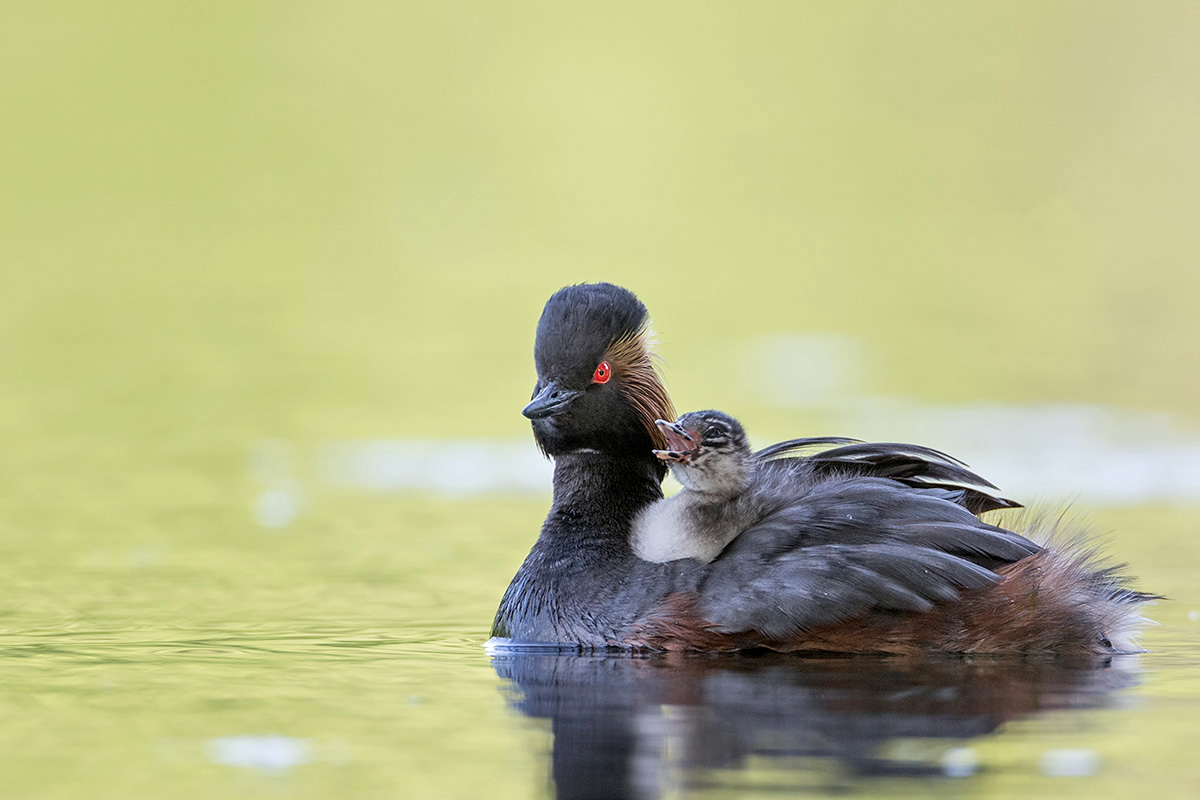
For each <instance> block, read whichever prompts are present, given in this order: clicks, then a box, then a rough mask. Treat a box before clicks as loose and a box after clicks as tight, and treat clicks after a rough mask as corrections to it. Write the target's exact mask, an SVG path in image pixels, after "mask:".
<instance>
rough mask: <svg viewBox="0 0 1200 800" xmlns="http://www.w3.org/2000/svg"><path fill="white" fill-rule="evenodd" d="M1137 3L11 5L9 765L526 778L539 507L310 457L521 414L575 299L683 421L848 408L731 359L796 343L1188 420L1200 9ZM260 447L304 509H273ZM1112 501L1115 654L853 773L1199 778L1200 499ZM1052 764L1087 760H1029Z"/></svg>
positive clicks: (193, 788) (902, 369)
mask: <svg viewBox="0 0 1200 800" xmlns="http://www.w3.org/2000/svg"><path fill="white" fill-rule="evenodd" d="M1150 6H1152V8H1151V7H1149V6H1147V4H1140V5H1139V6H1138V7H1136V8H1135V7H1134V6H1132V5H1125V4H1097V3H1029V4H1005V5H1003V6H999V7H996V8H992V9H988V8H985V7H972V8H970V9H966V8H963V7H961V6H960V5H959V4H954V3H941V4H939V3H905V4H891V3H880V4H856V5H854V6H852V7H845V8H841V7H837V6H833V5H830V6H825V5H824V4H796V3H764V4H754V5H753V6H744V5H738V6H733V5H730V6H727V7H719V6H712V5H708V6H703V7H700V6H695V5H694V4H657V5H655V6H654V8H653V9H650V10H647V9H645V8H643V7H642V6H641V5H640V4H606V5H605V6H604V7H603V8H600V7H597V8H595V9H592V10H584V9H582V8H569V7H562V6H559V5H555V4H539V3H534V4H528V3H526V4H512V5H509V4H467V3H446V4H411V5H410V4H387V3H363V4H356V5H354V6H352V7H339V8H335V7H333V6H323V5H321V4H312V3H279V2H266V3H255V2H251V3H242V4H238V5H237V6H236V7H233V6H230V7H228V8H216V7H210V6H202V5H197V6H187V5H181V4H158V3H132V2H131V3H105V4H102V5H96V4H84V3H55V2H49V3H39V4H33V5H28V6H25V7H22V8H19V9H12V10H9V11H7V12H6V13H5V15H4V16H5V24H4V25H3V26H0V67H2V70H3V73H2V74H3V75H4V76H5V80H4V81H3V83H2V84H0V108H3V109H4V112H3V117H4V122H3V125H2V126H0V145H2V146H0V226H2V228H0V586H3V587H4V591H3V592H2V593H0V655H2V656H3V662H2V666H0V675H2V676H3V681H2V683H0V713H2V716H3V719H4V722H3V723H2V724H0V787H3V792H4V794H5V795H6V796H13V797H64V798H65V797H85V796H86V797H150V796H161V795H171V796H175V797H179V798H186V797H206V798H207V797H225V796H229V797H243V796H255V797H257V796H299V797H330V796H347V797H377V796H378V797H385V796H386V797H395V796H402V797H405V796H411V797H475V796H479V795H481V794H484V793H486V794H488V795H490V796H495V797H527V796H531V795H532V796H538V795H544V794H545V793H547V792H548V791H549V790H548V788H547V787H548V786H549V777H548V776H549V774H550V769H551V767H550V761H549V756H548V753H549V750H550V748H551V746H552V743H553V742H552V736H551V733H550V725H549V724H548V723H546V722H545V721H544V720H535V719H530V718H529V717H527V716H526V715H524V714H523V713H521V711H520V710H519V701H518V699H516V698H517V697H518V696H519V692H518V691H517V690H516V689H515V688H514V687H513V686H512V685H511V684H509V683H508V682H506V681H505V680H504V679H502V678H501V677H500V676H499V675H498V674H497V671H496V669H495V668H494V665H493V664H492V663H491V662H490V661H489V659H488V657H487V656H486V655H485V653H484V651H483V650H482V648H481V647H480V645H481V644H482V642H483V641H484V640H485V639H486V638H487V633H488V627H489V625H490V622H491V617H492V613H493V611H494V609H495V604H496V602H497V600H498V598H499V596H500V594H501V593H502V591H503V589H504V587H505V586H506V585H507V581H508V580H509V578H510V577H511V575H512V573H513V572H514V571H515V569H516V567H517V565H518V564H519V563H520V561H521V559H522V558H523V556H524V554H525V552H526V551H527V549H528V547H529V545H530V544H531V542H532V540H533V538H534V536H535V533H536V530H537V528H538V526H539V525H540V522H541V517H542V515H543V514H544V512H545V508H546V505H547V497H545V496H517V495H513V496H507V495H497V494H487V493H485V494H478V495H471V496H452V495H441V494H430V493H427V492H394V493H375V492H368V491H362V490H355V489H353V488H336V487H335V486H333V485H331V484H330V483H329V482H328V481H326V480H324V479H323V478H322V475H321V468H320V463H321V462H320V457H319V454H320V452H321V448H322V447H323V446H325V444H326V443H328V442H330V441H339V440H350V441H357V440H367V439H397V440H405V439H412V438H444V439H447V440H449V439H482V440H491V439H497V440H512V439H518V440H519V439H525V440H527V437H528V429H527V423H526V422H525V421H524V420H523V419H522V418H521V417H520V415H519V413H518V412H519V409H520V407H521V405H522V404H523V402H524V401H525V400H526V399H527V398H528V396H529V390H530V388H531V386H532V381H533V369H532V363H531V358H530V349H531V344H532V333H533V325H534V322H535V320H536V318H537V314H538V313H539V311H540V308H541V304H542V303H543V302H544V300H545V298H546V297H547V296H548V295H549V294H550V292H552V291H553V290H554V289H556V288H558V287H559V286H561V285H563V284H566V283H571V282H576V281H580V280H596V279H607V280H613V281H616V282H618V283H622V284H624V285H627V286H629V287H630V288H632V289H634V290H635V291H637V292H638V293H639V294H640V295H641V296H642V298H643V299H644V300H645V301H646V303H647V305H648V306H649V307H650V309H651V311H652V313H653V314H654V317H655V320H656V324H657V327H658V329H659V331H660V333H661V339H662V343H663V348H662V349H663V353H664V355H665V357H666V362H667V374H668V385H669V386H670V388H671V391H672V394H673V396H674V398H675V400H676V405H677V406H678V407H680V408H681V409H688V408H696V407H720V408H725V409H728V410H730V411H732V412H734V413H736V414H737V415H738V416H739V417H741V418H742V419H743V420H744V421H745V422H746V423H747V426H748V427H749V429H750V430H751V431H752V432H753V431H756V430H757V431H762V432H764V434H765V433H768V432H774V433H777V434H778V435H781V436H782V435H809V434H813V433H831V434H846V435H854V434H856V433H859V431H855V430H829V429H827V425H828V424H829V423H830V421H831V420H832V419H836V418H837V417H836V414H835V413H834V412H833V411H831V410H830V409H828V408H825V409H819V408H818V409H795V408H783V407H779V406H778V405H773V404H769V403H767V402H764V401H763V399H762V397H761V395H760V394H759V393H758V392H756V391H755V390H754V389H753V388H752V386H751V382H748V381H747V380H745V379H744V374H745V373H744V372H743V365H744V363H745V362H746V361H747V358H748V357H747V355H746V354H747V352H749V350H748V348H752V347H753V343H754V342H755V341H757V339H758V337H761V336H764V335H770V334H776V333H790V332H796V331H800V332H828V333H834V334H839V335H842V336H845V337H851V338H852V339H853V340H854V341H855V342H857V343H858V344H859V345H860V346H861V348H862V350H863V352H864V353H865V354H866V361H865V363H866V365H867V367H868V369H867V370H866V372H865V374H864V375H862V377H861V379H860V385H859V386H858V388H857V391H859V392H861V393H863V394H867V395H870V396H875V397H905V398H910V399H912V400H913V401H914V402H918V403H922V404H926V405H927V406H938V405H944V406H946V407H952V406H963V405H971V404H978V403H996V404H1010V405H1012V406H1014V407H1016V406H1036V405H1038V404H1051V403H1053V404H1095V405H1100V406H1108V407H1113V408H1119V409H1126V410H1130V411H1151V412H1162V413H1165V414H1169V415H1171V417H1172V419H1174V420H1176V422H1177V423H1178V425H1179V426H1181V429H1184V430H1191V429H1194V428H1195V426H1196V425H1197V424H1198V420H1197V412H1196V409H1197V407H1198V403H1200V371H1198V370H1197V369H1196V365H1197V363H1200V320H1198V318H1197V316H1196V313H1195V308H1196V302H1195V298H1196V297H1197V296H1200V269H1198V268H1197V263H1198V256H1200V246H1198V245H1197V240H1196V237H1195V219H1196V218H1197V213H1198V212H1200V189H1198V188H1197V187H1200V159H1198V158H1197V156H1196V148H1195V142H1196V141H1197V140H1200V100H1198V99H1197V98H1198V95H1197V94H1196V92H1195V91H1194V85H1193V84H1194V81H1193V80H1192V79H1191V76H1193V75H1195V74H1196V71H1197V69H1198V68H1200V51H1198V50H1197V49H1196V48H1195V47H1194V42H1195V41H1196V37H1197V35H1198V34H1200V13H1198V10H1197V8H1196V7H1195V6H1193V5H1192V4H1187V3H1153V4H1150ZM1189 426H1190V427H1189ZM871 433H872V435H874V434H875V431H872V432H871ZM882 435H886V436H887V438H892V439H905V438H909V436H910V431H908V430H904V429H900V430H888V431H885V432H883V434H882ZM264 442H268V443H270V442H274V443H276V444H277V445H279V446H280V447H282V448H283V452H285V453H286V454H287V458H286V465H285V466H283V467H280V468H279V469H280V470H281V472H280V474H281V475H282V474H284V473H286V479H287V481H288V482H289V483H288V485H289V486H292V487H294V488H295V495H296V497H297V498H298V501H297V502H298V506H297V509H296V511H297V513H296V515H295V519H294V520H293V521H291V522H290V524H287V525H285V526H282V527H278V528H272V527H264V526H263V525H260V524H259V522H258V521H257V519H256V516H255V511H254V510H255V507H256V503H257V502H259V499H260V496H261V493H262V492H263V491H264V489H265V488H270V487H269V486H268V485H267V484H265V483H264V478H263V476H262V475H261V474H259V473H258V472H256V467H255V453H256V452H259V450H260V449H261V448H262V447H263V443H264ZM929 443H930V444H934V445H938V444H939V442H936V441H935V442H929ZM529 446H530V447H532V444H531V443H530V445H529ZM956 454H957V455H960V456H962V457H964V458H966V459H967V460H968V461H971V462H972V464H973V466H975V467H977V468H978V469H980V471H981V472H983V473H984V474H985V475H986V474H988V465H987V464H986V463H980V462H979V460H978V457H977V455H976V454H973V453H971V452H958V453H956ZM277 477H278V476H277ZM271 480H275V478H272V479H271ZM1077 510H1078V511H1081V512H1083V513H1087V512H1088V511H1089V509H1088V508H1086V507H1085V508H1079V507H1078V504H1077ZM1091 516H1092V517H1093V519H1094V520H1095V523H1096V527H1097V528H1098V529H1099V530H1101V531H1104V532H1107V533H1109V540H1108V545H1107V547H1108V550H1109V552H1111V553H1112V554H1113V555H1114V556H1116V557H1117V558H1118V559H1119V560H1122V561H1127V562H1129V563H1130V564H1131V568H1132V570H1133V571H1134V572H1135V573H1136V574H1137V575H1138V576H1139V579H1140V580H1139V586H1141V587H1142V588H1145V589H1149V590H1152V591H1156V592H1161V593H1164V594H1166V595H1168V596H1169V597H1170V598H1171V600H1170V601H1169V602H1166V603H1163V604H1161V605H1159V606H1158V607H1156V608H1154V609H1153V610H1152V612H1151V616H1152V617H1154V618H1155V619H1156V620H1157V621H1158V622H1159V623H1160V625H1159V626H1158V627H1155V628H1152V629H1150V630H1149V631H1148V633H1147V635H1146V636H1145V643H1146V644H1147V645H1148V646H1149V647H1150V648H1151V650H1152V651H1153V652H1152V653H1150V654H1148V655H1145V656H1141V657H1139V659H1138V660H1137V662H1136V665H1134V666H1131V667H1130V671H1131V672H1133V673H1134V674H1136V676H1137V678H1136V680H1135V681H1133V685H1131V686H1128V687H1126V688H1121V689H1117V690H1114V691H1113V692H1111V693H1110V694H1108V695H1106V698H1107V699H1106V700H1105V702H1104V703H1101V704H1099V705H1098V706H1094V707H1093V706H1089V707H1086V708H1082V709H1075V710H1065V709H1062V708H1056V709H1052V710H1048V711H1043V712H1039V713H1030V714H1028V715H1024V716H1021V717H1020V718H1019V719H1013V720H1010V721H1006V722H1005V723H1004V724H1003V725H1001V726H1000V727H999V729H998V730H994V731H990V732H986V733H985V732H981V733H979V734H977V735H971V736H966V735H964V736H963V737H962V738H961V740H956V742H957V744H960V745H964V746H968V747H970V748H971V749H972V751H973V752H974V753H976V755H977V757H978V759H979V764H980V768H979V770H978V771H977V772H976V773H975V774H973V775H972V776H970V777H966V778H962V779H956V780H950V779H930V778H927V777H920V778H912V779H911V780H908V781H905V780H904V779H900V778H895V777H889V778H886V779H878V780H876V779H868V778H858V777H853V778H846V781H847V783H846V784H845V785H843V786H842V788H843V789H846V788H849V789H850V790H851V791H855V792H862V793H867V794H870V793H878V794H881V795H894V794H912V795H914V796H926V795H928V794H930V793H946V794H950V793H955V794H957V793H961V792H971V793H974V794H977V795H982V796H995V797H1003V796H1010V795H1015V794H1032V795H1039V794H1049V793H1054V794H1069V795H1088V794H1094V793H1097V792H1100V791H1107V792H1116V793H1121V792H1132V791H1138V790H1144V789H1146V788H1148V787H1153V789H1154V792H1155V794H1156V796H1172V795H1174V796H1189V793H1190V792H1191V791H1192V787H1194V786H1195V785H1196V784H1197V781H1198V780H1200V771H1198V768H1197V766H1196V763H1195V758H1194V757H1193V754H1192V752H1191V750H1192V748H1191V747H1190V746H1189V745H1190V742H1191V739H1192V738H1194V727H1195V725H1194V720H1195V719H1196V717H1197V713H1200V622H1197V621H1196V620H1195V619H1192V618H1191V617H1190V616H1189V615H1190V614H1192V613H1193V612H1195V611H1197V610H1198V609H1200V595H1198V594H1197V591H1196V588H1195V585H1196V576H1197V569H1198V567H1200V544H1197V542H1198V539H1197V537H1196V536H1195V531H1196V528H1197V524H1198V523H1200V511H1197V505H1196V504H1195V503H1194V502H1188V501H1187V500H1186V498H1183V499H1181V498H1175V499H1174V500H1173V501H1172V502H1170V503H1166V502H1162V503H1156V504H1154V505H1133V506H1130V505H1118V506H1113V507H1104V508H1099V509H1097V510H1095V512H1094V513H1092V514H1091ZM714 685H715V684H714ZM661 704H662V707H661V709H660V716H661V717H663V718H667V717H669V716H670V715H671V714H675V713H678V712H677V711H672V710H671V709H677V708H678V707H684V708H687V707H689V704H688V702H687V701H680V700H679V698H675V699H672V700H669V701H668V700H663V701H661ZM648 708H654V707H648ZM642 713H643V716H645V715H647V714H649V715H650V717H651V719H650V723H653V721H654V719H656V718H657V717H655V716H654V714H653V713H652V712H651V711H647V710H646V709H645V708H643V709H642ZM650 723H648V724H650ZM255 737H259V738H255ZM262 737H284V738H281V739H278V740H276V739H264V738H262ZM247 742H248V744H247ZM951 744H954V743H953V742H941V743H940V744H938V745H937V746H939V747H940V746H949V745H951ZM935 749H936V747H935ZM1071 749H1082V750H1087V751H1089V752H1092V753H1094V754H1096V756H1097V757H1098V759H1099V767H1098V769H1096V770H1094V771H1093V772H1092V774H1090V775H1089V776H1086V777H1075V778H1049V777H1046V776H1045V775H1044V774H1042V772H1040V771H1039V766H1038V765H1039V763H1040V761H1039V759H1040V758H1042V756H1043V755H1044V753H1045V752H1046V751H1048V750H1071ZM247 750H248V751H249V752H250V756H244V753H245V752H247ZM264 752H268V754H271V753H273V754H275V755H274V756H271V757H268V756H264V755H263V753H264ZM272 758H274V759H275V760H274V761H272ZM797 758H799V761H797ZM789 759H790V760H789ZM818 760H819V761H820V763H822V764H825V763H828V762H827V761H826V760H825V757H824V756H822V757H820V759H818ZM832 763H834V764H835V765H836V762H832ZM811 764H812V759H811V758H810V759H809V760H808V761H804V759H803V758H800V757H792V756H789V758H787V759H781V758H777V757H772V756H770V755H763V754H761V753H759V754H757V755H754V756H753V757H750V758H747V759H746V760H744V761H742V762H740V763H738V764H736V765H732V766H726V767H723V768H722V770H721V771H719V779H717V778H713V779H711V780H710V783H709V784H707V785H708V788H707V789H703V788H701V789H697V790H696V791H698V792H700V793H703V792H709V793H714V794H718V795H720V794H721V793H723V792H724V793H729V792H737V791H739V790H738V789H736V788H730V787H737V786H743V787H745V786H749V787H751V791H761V792H762V793H764V794H769V793H770V792H771V786H773V785H785V786H786V785H788V784H789V781H790V780H791V778H794V777H795V776H796V775H800V774H803V775H807V774H809V773H808V772H807V770H811ZM831 768H835V767H831ZM789 776H790V777H789ZM668 783H669V782H668ZM670 785H675V784H670ZM805 785H808V784H805ZM821 786H824V784H821V785H819V786H817V787H816V788H814V787H813V786H809V788H810V789H811V790H812V791H818V790H823V789H821ZM825 788H828V787H825ZM673 791H677V792H678V791H682V790H678V789H676V790H673Z"/></svg>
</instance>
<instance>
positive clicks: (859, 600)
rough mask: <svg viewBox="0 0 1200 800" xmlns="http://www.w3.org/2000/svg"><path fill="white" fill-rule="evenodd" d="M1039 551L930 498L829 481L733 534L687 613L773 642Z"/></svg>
mask: <svg viewBox="0 0 1200 800" xmlns="http://www.w3.org/2000/svg"><path fill="white" fill-rule="evenodd" d="M1040 549H1041V548H1039V547H1038V545H1036V544H1034V543H1033V542H1031V541H1030V540H1028V539H1026V538H1025V537H1023V536H1021V535H1019V534H1016V533H1013V532H1012V531H1008V530H1005V529H1004V528H999V527H997V526H995V525H989V524H987V523H985V522H983V521H982V520H980V519H979V518H978V517H976V516H975V515H974V514H972V513H971V512H970V511H969V510H967V508H965V507H963V506H962V505H959V504H956V503H954V502H952V501H951V500H949V499H945V498H942V497H938V496H936V495H935V494H930V493H928V492H925V491H921V490H916V489H913V488H910V487H908V486H906V485H904V484H902V483H897V482H895V481H894V480H883V479H879V478H872V477H868V478H858V477H842V478H836V477H835V478H830V479H828V480H825V481H822V482H820V483H817V484H815V485H814V486H813V487H812V488H811V490H809V491H806V492H804V493H802V494H800V495H799V496H798V497H797V498H796V499H795V500H793V501H792V502H790V503H789V504H788V505H786V506H785V507H783V508H781V509H780V510H778V511H776V512H774V513H772V514H770V515H768V516H767V517H766V518H764V519H763V520H762V521H761V522H759V523H758V524H756V525H754V526H752V527H750V528H749V529H747V530H745V531H744V532H742V534H741V535H740V536H738V537H737V539H735V540H734V541H733V542H732V543H731V544H730V545H729V547H728V548H726V550H725V551H724V552H723V553H722V554H721V555H720V556H719V557H718V558H717V559H716V560H715V561H714V562H713V563H712V564H711V565H710V568H709V572H708V575H707V577H706V578H705V579H704V581H703V583H701V585H700V586H699V587H698V597H697V606H696V610H697V612H698V613H699V614H700V616H701V617H702V618H703V619H704V620H706V621H707V622H708V623H709V624H710V625H711V626H713V630H715V631H717V632H721V633H739V632H749V631H756V632H758V633H759V634H761V635H763V636H765V637H767V638H770V639H776V638H782V637H786V636H789V635H792V634H795V633H796V632H799V631H803V630H809V629H812V628H817V627H820V626H823V625H828V624H831V623H834V622H839V621H843V620H848V619H854V618H856V617H860V616H863V615H865V614H867V613H869V612H872V611H928V610H929V609H931V608H932V607H933V606H934V604H936V603H946V602H953V601H955V600H957V599H958V597H959V593H960V592H961V591H962V590H969V589H978V588H982V587H984V586H988V585H991V584H993V583H996V582H997V581H999V580H1000V578H999V576H998V575H996V573H994V572H993V571H992V570H993V569H995V568H996V567H999V566H1002V565H1004V564H1010V563H1013V562H1015V561H1019V560H1020V559H1022V558H1024V557H1026V556H1028V555H1031V554H1033V553H1036V552H1038V551H1039V550H1040Z"/></svg>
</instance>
